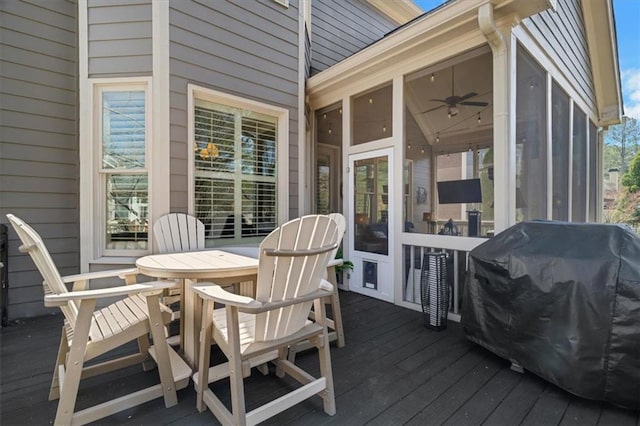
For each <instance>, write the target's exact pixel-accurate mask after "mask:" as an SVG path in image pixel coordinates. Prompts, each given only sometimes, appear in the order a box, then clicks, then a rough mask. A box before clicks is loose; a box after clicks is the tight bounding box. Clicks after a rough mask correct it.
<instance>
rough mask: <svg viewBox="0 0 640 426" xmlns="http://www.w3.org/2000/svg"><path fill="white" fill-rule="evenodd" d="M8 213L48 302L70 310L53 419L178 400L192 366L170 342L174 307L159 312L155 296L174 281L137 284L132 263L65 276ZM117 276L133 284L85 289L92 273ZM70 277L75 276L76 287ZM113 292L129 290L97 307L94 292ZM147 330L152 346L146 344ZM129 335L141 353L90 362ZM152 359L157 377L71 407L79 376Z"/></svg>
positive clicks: (82, 419) (53, 393) (88, 417)
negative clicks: (124, 391)
mask: <svg viewBox="0 0 640 426" xmlns="http://www.w3.org/2000/svg"><path fill="white" fill-rule="evenodd" d="M7 218H8V219H9V221H10V222H11V224H12V225H13V228H14V229H15V231H16V233H17V234H18V236H19V238H20V240H21V241H22V244H23V245H22V246H21V247H20V251H22V252H27V253H29V255H30V256H31V258H32V259H33V262H34V263H35V264H36V266H37V268H38V270H39V271H40V273H41V274H42V277H43V279H44V281H43V286H44V294H45V297H44V303H45V306H58V307H60V309H61V310H62V312H63V314H64V317H65V321H64V325H63V327H62V336H61V339H60V347H59V350H58V357H57V359H56V365H55V369H54V373H53V380H52V383H51V390H50V393H49V400H54V399H58V398H59V399H60V400H59V402H58V410H57V413H56V418H55V424H57V425H58V424H60V425H69V424H86V423H89V422H92V421H95V420H98V419H101V418H103V417H106V416H109V415H111V414H114V413H117V412H119V411H122V410H125V409H128V408H131V407H133V406H136V405H139V404H142V403H144V402H147V401H150V400H152V399H155V398H158V397H161V396H162V397H164V402H165V406H166V407H167V408H168V407H171V406H173V405H175V404H177V402H178V400H177V396H176V390H177V389H182V388H184V387H186V386H187V384H188V382H189V376H190V375H191V370H190V369H189V367H188V366H187V365H186V363H185V362H184V361H182V359H180V357H179V356H178V355H177V354H176V353H175V352H174V351H173V350H172V349H171V348H169V347H168V345H167V343H166V340H165V336H164V322H165V321H164V320H165V319H168V316H169V313H168V312H167V309H166V308H164V311H165V312H162V310H163V309H162V307H161V305H160V303H159V301H158V296H159V295H160V294H161V293H162V291H163V290H164V289H166V288H169V287H171V286H175V284H176V283H175V282H173V281H161V282H160V281H156V282H147V283H140V284H135V283H134V282H135V275H136V270H135V269H125V270H118V271H106V272H94V273H86V274H79V275H73V276H67V277H62V276H60V274H59V272H58V269H57V268H56V266H55V264H54V263H53V260H52V259H51V256H50V255H49V252H48V251H47V249H46V247H45V245H44V243H43V241H42V239H41V238H40V236H39V235H38V233H37V232H36V231H34V230H33V228H31V227H30V226H29V225H27V224H26V223H24V222H23V221H22V220H21V219H19V218H17V217H15V216H14V215H11V214H8V215H7ZM118 276H119V277H121V278H123V279H124V280H125V282H126V283H127V284H128V285H124V286H119V287H113V288H105V289H96V290H89V289H87V284H88V282H89V281H90V280H92V279H99V278H107V277H118ZM67 284H73V289H72V291H69V290H68V289H67V286H66V285H67ZM114 296H121V297H124V298H123V299H121V300H119V301H118V302H116V303H113V304H112V305H109V306H107V307H105V308H102V309H99V310H96V311H94V309H95V306H96V301H97V299H100V298H105V297H114ZM125 296H126V297H125ZM163 314H164V315H163ZM149 333H151V335H152V337H153V343H154V344H153V346H150V345H149V337H148V336H149ZM132 340H137V341H138V348H139V352H138V353H135V354H131V355H126V356H121V357H120V358H117V359H110V360H108V361H105V362H101V363H98V364H96V363H94V364H92V365H85V363H87V362H88V361H90V360H92V359H94V358H95V357H97V356H99V355H102V354H104V353H107V352H109V351H111V350H113V349H115V348H118V347H120V346H122V345H123V344H125V343H128V342H130V341H132ZM152 360H155V361H156V363H157V366H158V372H159V375H160V383H159V384H157V385H155V386H151V387H149V388H146V389H143V390H140V391H137V392H134V393H132V394H129V395H126V396H123V397H120V398H116V399H114V400H111V401H107V402H104V403H102V404H98V405H96V406H93V407H90V408H87V409H84V410H81V411H78V412H74V410H75V405H76V398H77V395H78V388H79V385H80V380H81V379H83V378H88V377H92V376H95V375H98V374H103V373H107V372H110V371H113V370H115V369H119V368H124V367H128V366H131V365H134V364H137V363H141V364H142V365H143V367H144V369H145V370H149V369H151V368H152V367H153V362H152Z"/></svg>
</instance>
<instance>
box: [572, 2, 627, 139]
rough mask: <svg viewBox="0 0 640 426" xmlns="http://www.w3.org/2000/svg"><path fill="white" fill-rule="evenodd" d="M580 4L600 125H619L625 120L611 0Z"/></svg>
mask: <svg viewBox="0 0 640 426" xmlns="http://www.w3.org/2000/svg"><path fill="white" fill-rule="evenodd" d="M581 4H582V14H583V16H584V24H585V30H586V33H587V47H588V49H589V56H590V58H591V69H592V72H593V83H594V88H595V91H596V103H597V106H598V119H599V120H598V125H599V126H603V127H606V126H609V125H613V124H618V123H620V118H621V117H622V87H621V83H620V68H619V65H618V49H617V40H616V34H615V24H614V17H613V6H612V3H611V0H603V1H597V2H596V1H583V2H581Z"/></svg>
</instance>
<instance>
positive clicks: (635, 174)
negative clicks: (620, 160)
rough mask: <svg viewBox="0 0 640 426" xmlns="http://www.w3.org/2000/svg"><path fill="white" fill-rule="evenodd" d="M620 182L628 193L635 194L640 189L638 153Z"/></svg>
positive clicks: (639, 158)
mask: <svg viewBox="0 0 640 426" xmlns="http://www.w3.org/2000/svg"><path fill="white" fill-rule="evenodd" d="M621 182H622V184H623V185H624V186H626V187H627V188H629V192H637V191H638V190H639V189H640V152H638V153H637V154H636V156H635V157H633V160H631V164H629V170H627V172H626V173H625V174H624V175H622V181H621Z"/></svg>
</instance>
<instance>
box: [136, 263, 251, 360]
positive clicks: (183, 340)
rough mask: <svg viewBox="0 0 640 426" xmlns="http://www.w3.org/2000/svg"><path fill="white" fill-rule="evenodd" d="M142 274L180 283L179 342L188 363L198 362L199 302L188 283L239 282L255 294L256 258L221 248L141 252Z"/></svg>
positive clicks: (244, 290)
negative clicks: (160, 252) (158, 252)
mask: <svg viewBox="0 0 640 426" xmlns="http://www.w3.org/2000/svg"><path fill="white" fill-rule="evenodd" d="M136 266H137V268H138V271H139V272H140V273H141V274H144V275H147V276H150V277H155V278H172V279H178V280H180V282H181V285H182V301H181V303H180V345H181V347H182V350H183V354H184V358H185V360H186V361H187V363H188V364H189V365H190V366H191V367H192V368H195V367H196V366H197V364H198V349H199V332H200V321H201V317H202V302H201V300H200V299H199V297H198V296H197V295H196V294H195V292H193V291H192V290H191V288H190V287H191V285H193V283H195V282H197V281H198V280H201V281H211V282H213V283H215V284H220V285H223V286H224V285H231V284H239V292H240V294H243V295H245V296H251V297H255V296H254V293H255V283H256V279H257V275H258V259H256V258H254V257H248V256H243V255H240V254H235V253H230V252H226V251H223V250H203V251H194V252H184V253H166V254H154V255H149V256H144V257H141V258H139V259H138V260H136Z"/></svg>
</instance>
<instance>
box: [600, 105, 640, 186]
mask: <svg viewBox="0 0 640 426" xmlns="http://www.w3.org/2000/svg"><path fill="white" fill-rule="evenodd" d="M605 141H606V145H605V148H604V167H605V168H604V169H605V170H609V169H613V168H616V169H618V170H619V171H620V173H621V174H624V173H625V172H626V171H627V168H628V165H629V163H630V161H631V160H632V159H633V157H634V156H635V155H636V153H637V152H638V145H639V144H640V122H638V120H636V119H635V118H629V117H623V118H622V123H620V124H618V125H616V126H611V127H610V128H609V131H608V132H607V136H606V139H605Z"/></svg>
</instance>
